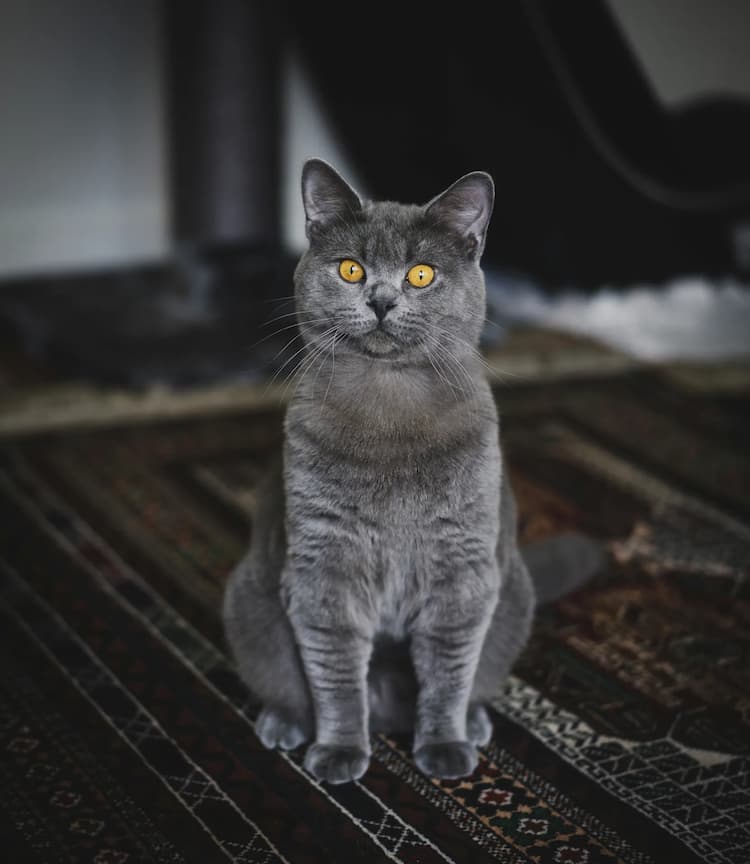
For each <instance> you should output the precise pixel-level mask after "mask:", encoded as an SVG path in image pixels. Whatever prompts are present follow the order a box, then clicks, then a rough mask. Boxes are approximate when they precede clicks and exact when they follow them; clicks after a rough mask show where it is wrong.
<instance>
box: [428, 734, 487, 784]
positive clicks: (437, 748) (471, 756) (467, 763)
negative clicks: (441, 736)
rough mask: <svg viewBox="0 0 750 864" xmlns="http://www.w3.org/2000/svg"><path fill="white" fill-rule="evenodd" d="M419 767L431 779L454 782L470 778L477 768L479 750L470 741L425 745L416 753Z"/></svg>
mask: <svg viewBox="0 0 750 864" xmlns="http://www.w3.org/2000/svg"><path fill="white" fill-rule="evenodd" d="M414 761H415V762H416V763H417V767H418V768H419V770H420V771H422V772H423V773H424V774H427V775H428V776H429V777H443V778H445V779H446V780H452V779H455V778H457V777H468V775H469V774H471V773H472V771H473V770H474V769H475V768H476V767H477V762H478V761H479V755H478V753H477V749H476V747H475V746H474V745H473V744H470V743H469V742H468V741H446V742H443V743H441V744H424V745H423V746H422V747H420V748H419V749H418V750H417V751H416V752H415V753H414Z"/></svg>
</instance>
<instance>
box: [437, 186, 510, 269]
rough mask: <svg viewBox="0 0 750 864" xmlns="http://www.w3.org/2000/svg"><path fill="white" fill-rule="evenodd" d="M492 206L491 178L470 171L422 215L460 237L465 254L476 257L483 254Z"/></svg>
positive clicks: (492, 189)
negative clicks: (463, 244)
mask: <svg viewBox="0 0 750 864" xmlns="http://www.w3.org/2000/svg"><path fill="white" fill-rule="evenodd" d="M494 203H495V184H494V183H493V182H492V177H490V175H489V174H487V173H486V172H484V171H472V173H471V174H465V175H464V176H463V177H461V178H460V180H456V182H455V183H454V184H453V185H452V186H449V187H448V188H447V189H446V190H445V192H441V193H440V195H438V196H437V197H435V198H433V199H432V201H430V203H429V204H428V205H427V207H426V210H425V212H426V214H427V215H428V216H429V217H431V218H433V219H435V220H436V221H437V222H438V223H439V224H441V225H444V226H445V227H446V228H448V229H449V230H450V231H453V232H454V233H456V234H458V235H459V236H460V237H462V238H463V239H464V241H465V242H466V251H467V254H469V255H471V256H472V257H474V258H479V257H480V255H481V254H482V252H483V251H484V241H485V239H486V237H487V226H488V225H489V224H490V216H491V215H492V207H493V204H494Z"/></svg>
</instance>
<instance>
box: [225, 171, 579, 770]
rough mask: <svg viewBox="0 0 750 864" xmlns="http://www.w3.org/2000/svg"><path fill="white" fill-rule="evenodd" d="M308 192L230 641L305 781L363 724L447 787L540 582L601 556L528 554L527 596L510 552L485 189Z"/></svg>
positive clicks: (463, 762)
mask: <svg viewBox="0 0 750 864" xmlns="http://www.w3.org/2000/svg"><path fill="white" fill-rule="evenodd" d="M302 197H303V203H304V209H305V214H306V230H307V237H308V239H309V248H308V250H307V251H306V252H305V253H304V255H303V256H302V258H301V260H300V261H299V264H298V266H297V269H296V271H295V290H296V306H297V316H298V323H299V326H300V331H301V334H302V337H303V339H304V342H305V344H306V346H307V352H308V353H307V355H306V359H305V360H304V361H303V364H302V367H301V374H300V376H299V380H298V384H297V387H296V390H295V392H294V395H293V397H292V399H291V402H290V404H289V407H288V410H287V414H286V421H285V444H284V449H283V461H280V462H279V464H278V465H276V466H273V467H272V469H271V470H270V471H269V472H268V475H267V477H266V478H265V480H264V481H263V483H262V484H261V486H260V488H259V490H258V501H259V506H258V512H257V514H256V518H255V520H254V524H253V536H252V542H251V546H250V549H249V551H248V553H247V555H246V557H245V558H244V559H243V560H242V561H241V562H240V564H239V565H238V566H237V567H236V569H235V570H234V572H233V573H232V575H231V577H230V580H229V583H228V586H227V590H226V594H225V600H224V624H225V630H226V635H227V639H228V642H229V644H230V646H231V649H232V651H233V654H234V657H235V659H236V662H237V665H238V667H239V671H240V674H241V675H242V677H243V679H244V681H245V682H246V683H247V685H248V687H249V688H250V690H251V691H252V693H253V694H255V696H257V697H258V698H259V699H260V700H261V702H262V709H261V711H260V714H259V716H258V719H257V722H256V726H255V728H256V731H257V734H258V735H259V737H260V740H261V741H262V742H263V744H264V745H265V746H266V747H269V748H273V747H280V748H282V749H291V748H295V747H297V746H298V745H300V744H302V743H304V742H306V741H308V740H310V739H312V743H311V744H310V746H309V747H308V749H307V754H306V758H305V765H306V767H307V769H308V770H309V771H311V772H312V774H313V775H314V776H315V777H316V778H318V779H320V780H326V781H328V782H330V783H344V782H347V781H350V780H355V779H357V778H359V777H361V776H362V775H363V774H364V773H365V771H366V770H367V766H368V762H369V758H370V743H369V732H370V731H373V730H379V731H391V732H396V731H403V730H406V729H413V732H414V759H415V761H416V763H417V765H418V766H419V768H420V769H421V770H422V771H423V772H424V773H426V774H428V775H432V776H436V777H462V776H465V775H468V774H470V773H471V772H472V771H473V769H474V767H475V766H476V764H477V758H478V757H477V749H476V748H477V747H478V746H482V745H484V744H486V743H487V742H488V740H489V738H490V735H491V732H492V726H491V721H490V717H489V715H488V712H487V709H486V707H485V706H486V704H487V703H488V702H489V701H490V700H491V699H493V698H495V697H497V695H498V692H499V690H500V688H501V686H502V683H503V681H504V680H505V678H506V676H507V675H508V672H509V670H510V667H511V664H512V663H513V661H514V660H515V658H516V657H517V655H518V653H519V652H520V651H521V649H522V647H523V646H524V644H525V642H526V639H527V636H528V633H529V628H530V625H531V620H532V615H533V611H534V608H535V604H536V602H538V600H539V599H540V598H539V593H540V591H541V592H542V594H544V595H545V596H547V595H550V596H551V595H552V594H554V593H560V592H561V591H562V590H563V589H564V588H567V587H571V586H569V585H560V584H557V583H560V582H561V581H564V579H565V578H568V576H569V574H570V573H573V574H574V576H575V577H580V578H583V577H584V576H588V575H589V574H590V572H591V570H592V568H593V567H594V566H595V563H596V562H595V560H594V557H595V556H593V554H592V549H593V546H589V545H587V544H586V542H585V541H584V540H583V539H582V538H577V537H575V536H571V537H568V538H561V539H564V540H565V542H561V543H558V544H557V545H556V546H555V544H554V543H553V544H552V547H553V548H552V552H553V554H552V555H551V556H550V554H549V553H550V544H547V547H546V548H544V549H542V548H541V547H538V548H536V549H535V548H533V547H532V548H527V549H526V550H524V554H525V556H526V559H527V562H530V566H531V567H532V570H534V571H536V572H535V578H536V576H537V575H538V581H537V584H536V585H535V583H534V582H532V579H531V577H530V575H529V569H527V564H526V563H525V561H524V559H523V558H522V556H521V553H520V550H519V546H518V544H517V540H516V515H515V505H514V500H513V496H512V493H511V490H510V488H509V486H508V484H507V481H506V479H505V474H504V472H503V465H502V457H501V453H500V446H499V441H498V418H497V412H496V407H495V401H494V399H493V396H492V393H491V390H490V387H489V385H488V383H487V381H486V378H485V375H484V371H483V365H482V360H481V357H480V355H479V353H478V351H477V345H478V341H479V336H480V332H481V330H482V327H483V323H484V318H485V286H484V277H483V274H482V271H481V269H480V264H479V262H480V257H481V254H482V249H483V247H484V242H485V234H486V231H487V226H488V223H489V220H490V214H491V212H492V207H493V198H494V188H493V183H492V179H491V178H490V176H489V175H488V174H485V173H481V172H475V173H472V174H467V175H466V176H464V177H462V178H461V179H460V180H457V181H456V182H455V183H454V184H453V185H452V186H450V187H449V188H448V189H447V190H446V191H445V192H443V193H442V194H441V195H438V196H437V197H436V198H434V199H433V200H432V201H430V202H429V203H428V204H426V205H424V206H416V205H404V204H397V203H393V202H382V201H381V202H365V201H363V200H362V199H361V198H360V197H359V196H358V195H357V194H356V193H355V192H354V190H353V189H352V188H351V187H350V186H349V185H348V184H347V183H346V182H345V181H344V180H343V179H342V178H341V177H340V176H339V175H338V174H337V173H336V172H335V171H334V169H333V168H331V167H330V166H329V165H328V164H326V163H325V162H322V161H320V160H316V159H314V160H310V161H308V162H307V163H306V164H305V166H304V169H303V174H302ZM555 554H558V556H559V558H560V560H559V562H558V563H559V568H558V566H557V565H554V564H553V565H550V563H549V562H550V560H552V561H553V562H554V557H555ZM532 559H535V560H532ZM563 559H566V560H563ZM566 571H567V574H568V576H566ZM542 581H544V582H546V583H547V584H546V587H545V586H543V585H542Z"/></svg>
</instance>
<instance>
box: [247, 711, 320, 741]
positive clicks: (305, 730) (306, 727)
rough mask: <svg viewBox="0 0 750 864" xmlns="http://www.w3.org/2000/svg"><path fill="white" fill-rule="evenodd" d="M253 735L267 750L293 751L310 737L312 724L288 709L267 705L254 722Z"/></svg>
mask: <svg viewBox="0 0 750 864" xmlns="http://www.w3.org/2000/svg"><path fill="white" fill-rule="evenodd" d="M255 733H256V735H257V736H258V738H260V742H261V744H262V745H263V746H264V747H267V748H268V749H269V750H276V749H277V748H278V749H280V750H294V748H295V747H299V745H300V744H304V743H305V741H309V739H310V736H311V735H312V723H311V722H310V720H309V719H308V718H307V717H304V716H302V717H301V716H299V714H297V713H296V712H294V711H291V710H290V709H288V708H275V707H273V706H270V705H267V706H266V707H264V708H263V709H261V712H260V714H258V719H257V720H256V721H255Z"/></svg>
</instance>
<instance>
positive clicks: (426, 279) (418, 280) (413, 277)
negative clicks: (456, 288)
mask: <svg viewBox="0 0 750 864" xmlns="http://www.w3.org/2000/svg"><path fill="white" fill-rule="evenodd" d="M434 278H435V271H434V270H433V269H432V267H430V265H429V264H415V265H414V267H412V268H411V270H410V271H409V272H408V273H407V274H406V279H407V281H408V283H409V284H410V285H413V286H414V287H415V288H426V287H427V286H428V285H429V284H430V282H432V280H433V279H434Z"/></svg>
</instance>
